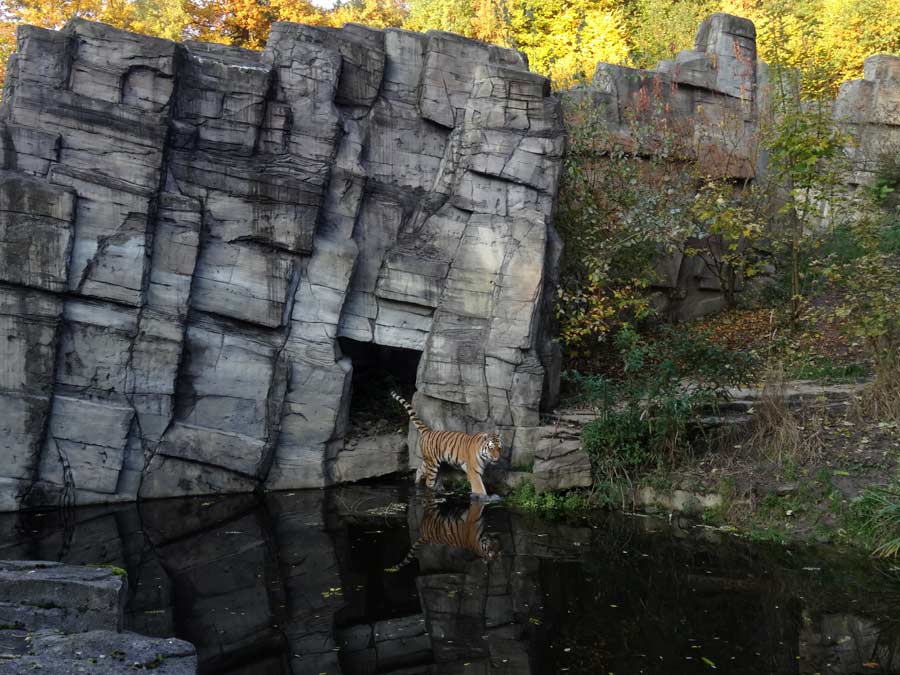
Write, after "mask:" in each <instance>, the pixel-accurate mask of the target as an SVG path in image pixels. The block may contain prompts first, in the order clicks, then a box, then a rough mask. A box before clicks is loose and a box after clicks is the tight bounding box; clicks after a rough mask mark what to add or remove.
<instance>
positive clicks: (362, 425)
mask: <svg viewBox="0 0 900 675" xmlns="http://www.w3.org/2000/svg"><path fill="white" fill-rule="evenodd" d="M339 342H340V345H341V351H342V352H343V353H344V355H345V356H349V357H350V360H351V361H352V362H353V383H352V392H351V395H350V396H351V398H350V431H351V434H354V431H361V432H365V433H367V434H377V433H382V432H387V431H396V430H397V429H398V428H402V429H406V425H407V423H408V422H409V417H407V415H406V411H405V410H404V409H403V407H402V406H401V405H400V404H399V403H397V402H396V401H395V400H394V399H393V398H391V395H390V394H391V391H392V390H394V391H396V392H397V393H398V394H400V395H401V396H403V397H404V398H406V399H407V400H409V398H410V397H411V396H412V393H413V391H415V388H416V371H417V370H418V368H419V359H420V358H421V356H422V352H420V351H418V350H416V349H403V348H401V347H385V346H384V345H378V344H375V343H374V342H357V341H356V340H350V339H348V338H339ZM354 435H355V434H354Z"/></svg>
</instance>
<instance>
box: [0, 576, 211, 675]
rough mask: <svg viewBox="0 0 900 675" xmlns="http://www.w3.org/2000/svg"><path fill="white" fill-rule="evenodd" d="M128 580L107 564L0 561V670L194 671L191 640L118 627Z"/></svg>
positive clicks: (185, 674) (105, 674) (1, 673)
mask: <svg viewBox="0 0 900 675" xmlns="http://www.w3.org/2000/svg"><path fill="white" fill-rule="evenodd" d="M126 587H127V581H126V578H125V572H124V571H123V570H121V569H118V568H113V567H108V566H100V567H98V566H82V565H62V564H59V563H55V562H43V561H0V675H14V674H18V673H22V672H32V671H38V672H47V673H90V674H91V675H115V674H117V673H122V672H131V671H145V670H147V671H150V670H152V671H153V672H154V673H158V674H159V675H194V674H195V673H196V672H197V652H196V650H195V649H194V646H193V645H192V644H191V643H189V642H185V641H184V640H176V639H174V638H150V637H145V636H143V635H138V634H137V633H132V632H129V631H123V630H122V619H123V609H124V605H125V598H126Z"/></svg>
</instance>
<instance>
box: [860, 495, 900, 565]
mask: <svg viewBox="0 0 900 675" xmlns="http://www.w3.org/2000/svg"><path fill="white" fill-rule="evenodd" d="M850 510H851V516H852V517H853V518H854V520H855V521H856V523H857V525H858V527H859V529H860V531H861V534H862V536H863V538H864V539H865V540H866V541H867V542H868V543H869V545H870V546H871V547H872V548H873V553H874V554H875V555H877V556H882V557H896V555H897V553H900V483H897V482H894V483H893V484H892V485H890V486H888V487H880V488H869V489H867V490H866V491H865V492H863V493H862V494H861V495H860V496H859V497H857V498H856V499H854V500H853V502H852V503H851V506H850Z"/></svg>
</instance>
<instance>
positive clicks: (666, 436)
mask: <svg viewBox="0 0 900 675" xmlns="http://www.w3.org/2000/svg"><path fill="white" fill-rule="evenodd" d="M615 343H616V347H617V349H618V352H619V356H620V358H621V360H622V362H623V366H624V377H623V379H622V380H620V381H612V380H609V379H607V378H604V377H602V376H594V377H584V376H581V375H575V376H572V375H569V379H570V381H571V380H574V381H575V382H578V383H579V384H580V386H581V387H582V390H583V392H584V394H585V398H587V397H593V400H592V403H593V404H594V405H595V406H596V407H597V409H598V412H599V415H598V418H597V419H596V420H594V421H592V422H590V423H589V424H587V425H586V426H585V427H584V430H583V432H582V445H583V447H584V449H585V451H586V452H587V453H588V454H589V455H590V457H591V460H592V463H593V467H594V472H595V476H596V477H597V479H598V480H600V481H617V480H621V479H625V480H628V481H633V480H634V479H635V478H636V477H637V476H638V475H639V474H640V473H642V472H645V471H649V470H654V469H660V468H663V467H670V466H671V465H672V464H673V463H674V462H675V461H676V460H677V459H679V458H681V457H682V456H683V455H685V454H687V453H690V452H691V451H692V450H693V449H695V448H696V447H698V445H700V443H701V442H702V440H703V432H702V426H701V425H700V423H699V421H700V417H701V416H702V415H703V414H704V413H705V412H706V411H708V410H710V409H715V407H716V405H717V401H718V400H719V399H720V398H721V397H722V395H723V390H724V388H725V387H727V386H731V385H734V384H740V383H744V382H746V380H747V377H748V374H749V372H750V368H751V367H752V364H753V359H752V357H751V356H750V355H749V354H745V353H734V352H731V351H729V350H726V349H724V348H721V347H717V346H715V345H713V344H712V343H710V342H709V341H708V340H707V339H705V338H704V337H703V336H700V335H695V334H692V333H690V332H687V331H675V330H673V329H670V328H666V329H663V330H662V331H661V333H660V335H659V336H658V337H657V339H656V340H654V341H652V342H651V341H648V340H646V339H644V338H641V337H640V336H638V335H637V334H636V333H635V332H634V331H632V330H630V329H624V330H622V331H620V332H619V333H618V335H617V336H616V339H615Z"/></svg>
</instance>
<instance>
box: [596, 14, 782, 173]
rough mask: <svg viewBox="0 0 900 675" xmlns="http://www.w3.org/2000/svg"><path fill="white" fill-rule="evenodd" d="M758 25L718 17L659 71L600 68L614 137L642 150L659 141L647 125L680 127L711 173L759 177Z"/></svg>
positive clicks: (599, 99) (600, 91)
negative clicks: (757, 170) (692, 46)
mask: <svg viewBox="0 0 900 675" xmlns="http://www.w3.org/2000/svg"><path fill="white" fill-rule="evenodd" d="M760 67H762V68H765V66H764V65H763V64H760V63H758V62H757V59H756V28H755V26H754V25H753V22H752V21H750V20H748V19H742V18H740V17H737V16H732V15H730V14H721V13H719V14H713V15H711V16H710V17H709V18H708V19H706V20H705V21H704V22H703V23H702V24H701V25H700V28H699V29H698V31H697V37H696V40H695V44H694V49H693V50H690V51H682V52H679V53H678V54H677V56H676V57H675V59H674V60H671V61H660V62H659V64H658V65H657V66H656V69H655V70H635V69H634V68H626V67H624V66H615V65H611V64H608V63H598V64H597V69H596V70H595V72H594V79H593V83H592V85H593V86H592V87H590V93H591V94H592V95H593V97H594V101H595V103H596V104H597V105H599V106H601V107H602V109H603V112H604V116H605V120H606V123H607V125H608V128H609V130H610V132H611V133H612V135H613V137H614V139H615V140H616V141H618V142H620V143H623V144H624V145H625V147H631V148H633V149H635V150H636V151H639V152H640V151H642V150H644V149H649V148H647V145H648V144H652V143H653V142H654V141H657V140H659V138H658V137H656V136H654V135H653V134H652V133H649V130H648V129H647V128H646V125H647V124H649V125H652V127H653V128H655V129H664V128H666V127H667V126H668V127H669V130H670V131H672V130H674V131H675V132H676V133H679V134H681V138H680V139H679V140H680V141H681V143H683V148H682V149H684V150H688V151H691V152H693V153H694V155H695V157H696V158H697V160H698V161H699V162H700V163H701V166H703V167H704V168H705V169H707V170H708V171H710V172H712V173H715V174H719V175H723V176H727V177H734V178H752V177H753V176H754V175H755V173H756V169H757V154H758V148H757V146H756V142H757V127H758V121H759V109H758V103H759V102H760V100H761V98H762V97H760V96H759V95H758V89H759V82H760V81H765V80H766V79H767V78H766V77H765V74H764V73H760V74H759V75H758V73H757V71H758V70H759V69H760Z"/></svg>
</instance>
